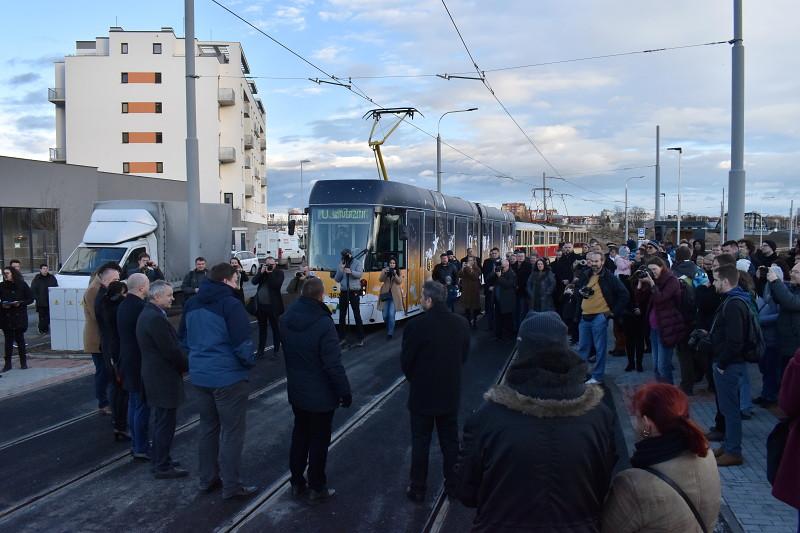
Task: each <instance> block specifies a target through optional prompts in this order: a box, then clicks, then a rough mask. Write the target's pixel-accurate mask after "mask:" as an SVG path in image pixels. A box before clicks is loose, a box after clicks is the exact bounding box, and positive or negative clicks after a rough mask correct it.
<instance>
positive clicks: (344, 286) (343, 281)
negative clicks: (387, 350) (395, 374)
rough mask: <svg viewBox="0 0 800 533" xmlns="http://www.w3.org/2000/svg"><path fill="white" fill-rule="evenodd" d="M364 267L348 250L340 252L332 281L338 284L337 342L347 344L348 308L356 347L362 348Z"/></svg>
mask: <svg viewBox="0 0 800 533" xmlns="http://www.w3.org/2000/svg"><path fill="white" fill-rule="evenodd" d="M363 275H364V267H363V265H362V264H361V261H359V260H358V259H357V258H355V257H353V252H351V251H350V249H349V248H345V249H344V250H342V262H341V263H339V266H338V267H337V268H336V274H335V275H334V276H333V279H334V281H336V282H337V283H338V284H339V342H340V343H342V344H345V343H346V342H347V330H346V329H345V327H346V326H347V315H348V312H349V311H348V307H349V308H351V309H352V310H353V318H354V319H355V321H356V334H357V335H358V340H357V342H356V346H364V323H363V322H362V321H361V276H363Z"/></svg>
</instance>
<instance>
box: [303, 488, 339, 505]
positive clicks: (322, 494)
mask: <svg viewBox="0 0 800 533" xmlns="http://www.w3.org/2000/svg"><path fill="white" fill-rule="evenodd" d="M335 495H336V489H322V490H314V489H311V490H309V491H308V501H309V502H311V503H322V502H324V501H326V500H328V499H330V498H332V497H334V496H335Z"/></svg>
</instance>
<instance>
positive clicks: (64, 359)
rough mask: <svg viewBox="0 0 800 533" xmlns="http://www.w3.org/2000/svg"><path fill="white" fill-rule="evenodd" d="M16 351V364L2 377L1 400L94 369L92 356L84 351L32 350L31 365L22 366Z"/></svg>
mask: <svg viewBox="0 0 800 533" xmlns="http://www.w3.org/2000/svg"><path fill="white" fill-rule="evenodd" d="M14 352H15V353H14V361H13V368H12V369H11V370H9V371H8V372H4V373H3V377H2V378H0V400H3V399H6V398H10V397H12V396H16V395H18V394H23V393H25V392H30V391H33V390H37V389H42V388H45V387H49V386H50V385H54V384H56V383H61V382H64V381H69V380H72V379H75V378H79V377H81V376H85V375H87V374H91V373H94V363H92V358H91V356H86V355H85V354H62V355H61V356H58V355H47V356H37V355H36V354H30V355H28V368H27V369H26V370H22V369H20V368H19V358H18V357H17V354H16V350H14Z"/></svg>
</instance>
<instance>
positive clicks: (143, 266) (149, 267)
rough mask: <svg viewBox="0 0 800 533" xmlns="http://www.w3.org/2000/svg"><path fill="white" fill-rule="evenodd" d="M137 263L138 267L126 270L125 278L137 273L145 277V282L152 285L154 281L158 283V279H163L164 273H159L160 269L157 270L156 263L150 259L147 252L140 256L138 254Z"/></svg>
mask: <svg viewBox="0 0 800 533" xmlns="http://www.w3.org/2000/svg"><path fill="white" fill-rule="evenodd" d="M138 261H139V266H137V267H136V268H132V269H130V270H128V273H127V276H126V278H129V277H130V276H131V274H136V273H139V274H144V275H145V276H147V280H148V281H149V282H150V283H153V282H154V281H158V280H160V279H164V273H163V272H161V269H160V268H158V265H157V264H156V262H155V261H153V260H152V259H150V254H148V253H147V252H142V253H141V254H139V259H138Z"/></svg>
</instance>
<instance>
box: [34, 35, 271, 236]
mask: <svg viewBox="0 0 800 533" xmlns="http://www.w3.org/2000/svg"><path fill="white" fill-rule="evenodd" d="M75 48H76V49H75V54H74V55H69V56H66V57H65V58H64V60H63V61H60V62H57V63H56V64H55V87H53V88H52V89H50V91H49V100H50V101H51V102H53V104H55V106H56V146H55V148H52V149H51V150H50V160H51V161H54V162H64V163H69V164H73V165H84V166H92V167H97V169H98V170H99V171H101V172H109V173H117V174H131V175H137V176H145V177H150V178H163V179H167V180H176V181H185V180H186V149H185V140H186V98H185V88H186V85H185V65H184V59H185V55H184V39H182V38H178V37H177V36H176V35H175V33H174V31H173V30H172V28H161V30H160V31H124V30H123V29H122V28H120V27H112V28H111V29H110V30H109V33H108V36H107V37H98V38H96V39H95V40H92V41H77V42H76V46H75ZM195 53H196V73H197V75H198V78H197V80H196V87H197V106H196V107H197V111H196V113H197V137H198V147H199V168H200V201H201V202H205V203H223V202H224V203H229V204H231V206H232V208H233V209H236V210H241V213H242V217H241V218H242V221H243V222H244V223H245V224H246V226H247V227H249V228H250V229H252V230H253V231H255V230H256V229H258V227H257V226H260V225H263V224H266V223H267V201H266V200H267V176H266V148H267V146H266V111H265V109H264V106H263V104H262V103H261V100H260V99H259V98H258V96H257V88H256V85H255V82H254V81H253V80H251V79H249V78H248V74H249V73H250V69H249V66H248V64H247V59H246V58H245V55H244V52H243V50H242V47H241V44H240V43H237V42H223V41H196V46H195Z"/></svg>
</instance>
